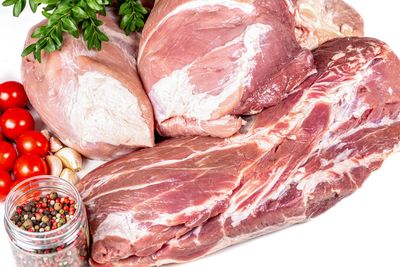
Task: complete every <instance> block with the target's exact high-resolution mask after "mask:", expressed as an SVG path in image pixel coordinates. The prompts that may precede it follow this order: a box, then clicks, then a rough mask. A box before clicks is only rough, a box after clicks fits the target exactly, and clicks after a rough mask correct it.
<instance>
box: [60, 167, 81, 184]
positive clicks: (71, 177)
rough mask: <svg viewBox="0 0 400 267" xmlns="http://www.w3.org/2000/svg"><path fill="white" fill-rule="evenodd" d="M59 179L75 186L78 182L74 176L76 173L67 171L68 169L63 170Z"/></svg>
mask: <svg viewBox="0 0 400 267" xmlns="http://www.w3.org/2000/svg"><path fill="white" fill-rule="evenodd" d="M60 178H61V179H64V180H67V181H68V182H70V183H71V184H73V185H76V184H77V183H78V182H79V178H78V176H77V175H76V173H75V172H74V171H73V170H71V169H69V168H65V169H64V170H63V171H62V172H61V175H60Z"/></svg>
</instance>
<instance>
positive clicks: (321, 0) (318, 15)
mask: <svg viewBox="0 0 400 267" xmlns="http://www.w3.org/2000/svg"><path fill="white" fill-rule="evenodd" d="M287 1H288V5H289V6H290V7H291V8H290V10H292V12H293V13H294V15H295V20H296V37H297V40H298V41H299V43H300V44H301V46H302V47H305V48H309V49H314V48H317V47H318V45H320V44H322V43H324V42H326V41H328V40H330V39H333V38H335V37H339V36H341V37H345V36H363V35H364V22H363V19H362V17H361V16H360V15H359V14H358V13H357V11H355V10H354V9H353V8H352V7H351V6H349V5H348V4H346V3H345V2H343V1H342V0H287Z"/></svg>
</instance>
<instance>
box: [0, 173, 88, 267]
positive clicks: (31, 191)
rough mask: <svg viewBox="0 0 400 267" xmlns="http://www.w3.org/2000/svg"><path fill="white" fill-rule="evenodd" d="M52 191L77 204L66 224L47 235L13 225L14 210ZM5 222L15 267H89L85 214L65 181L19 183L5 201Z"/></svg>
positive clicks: (38, 179) (40, 178) (48, 178)
mask: <svg viewBox="0 0 400 267" xmlns="http://www.w3.org/2000/svg"><path fill="white" fill-rule="evenodd" d="M53 191H55V192H57V193H58V194H59V195H60V196H62V197H66V196H68V197H70V198H72V199H74V200H75V201H76V211H75V214H74V216H73V217H72V218H70V220H69V221H68V222H67V223H66V224H64V225H63V226H61V227H60V228H57V229H55V230H51V231H48V232H28V231H26V230H24V229H20V228H19V227H18V226H17V225H15V224H14V222H13V221H12V220H11V218H12V216H13V214H14V213H15V210H16V208H17V206H21V205H23V204H24V203H26V202H28V201H30V200H32V199H34V198H35V197H38V196H39V197H42V196H45V195H46V194H49V193H50V192H53ZM4 221H5V223H4V225H5V228H6V231H7V234H8V237H9V240H10V243H11V247H12V251H13V254H14V258H15V261H16V264H17V266H30V267H53V266H54V267H55V266H67V267H78V266H89V263H88V259H89V255H88V249H89V231H88V230H89V229H88V223H87V217H86V211H85V208H84V205H83V203H82V199H81V197H80V195H79V193H78V191H77V190H76V188H75V187H74V186H73V185H72V184H71V183H69V182H68V181H65V180H63V179H60V178H58V177H52V176H38V177H34V178H31V179H27V180H24V181H22V182H21V183H19V184H18V185H17V186H16V187H14V188H13V190H12V191H11V192H10V193H9V195H8V197H7V200H6V203H5V218H4Z"/></svg>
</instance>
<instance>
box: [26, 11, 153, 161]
mask: <svg viewBox="0 0 400 267" xmlns="http://www.w3.org/2000/svg"><path fill="white" fill-rule="evenodd" d="M101 19H102V20H103V21H104V23H105V24H104V25H103V26H102V27H101V29H102V30H103V31H104V32H105V33H106V34H107V36H108V37H109V38H110V41H109V42H105V43H103V47H102V50H101V51H89V50H88V49H87V48H86V45H85V43H84V41H83V39H82V38H79V39H75V38H73V37H72V36H69V35H65V36H64V42H63V48H62V50H61V51H56V52H54V53H51V54H43V60H42V63H41V64H40V63H38V62H37V61H35V60H33V58H32V56H29V57H27V58H24V59H23V62H22V80H23V83H24V85H25V88H26V92H27V94H28V97H29V100H30V102H31V103H32V105H33V107H34V108H35V110H36V111H37V112H38V113H39V115H40V117H41V118H42V120H43V121H44V122H45V124H46V125H47V126H48V127H49V128H50V130H51V131H52V132H53V133H55V134H56V135H57V136H58V137H59V138H60V139H61V140H62V141H63V142H64V143H65V144H66V145H68V146H70V147H73V148H75V149H77V150H78V151H79V152H81V153H82V154H83V155H85V156H87V157H89V158H93V159H103V160H105V159H110V158H116V157H118V156H121V155H123V154H126V153H128V152H131V151H132V150H134V149H135V148H138V147H150V146H153V145H154V122H153V120H154V119H153V111H152V107H151V103H150V101H149V99H148V97H147V95H146V93H145V91H144V89H143V87H142V84H141V81H140V79H139V76H138V74H137V70H136V56H137V50H138V45H139V40H138V36H137V35H132V36H131V37H127V36H126V35H125V34H124V33H123V31H121V30H120V29H119V27H118V23H117V22H118V18H117V17H115V16H114V15H113V13H112V12H111V10H108V16H107V17H102V18H101ZM36 27H37V26H35V27H33V28H32V30H31V32H30V33H29V35H28V40H27V45H28V44H30V43H32V42H34V41H35V40H34V39H33V38H30V36H31V33H32V31H33V30H34V29H36Z"/></svg>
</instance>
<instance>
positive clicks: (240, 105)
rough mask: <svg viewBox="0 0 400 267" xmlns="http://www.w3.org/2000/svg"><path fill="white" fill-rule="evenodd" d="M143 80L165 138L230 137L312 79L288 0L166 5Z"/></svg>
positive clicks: (157, 17) (159, 12)
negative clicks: (247, 116) (246, 118)
mask: <svg viewBox="0 0 400 267" xmlns="http://www.w3.org/2000/svg"><path fill="white" fill-rule="evenodd" d="M138 65H139V72H140V76H141V78H142V81H143V83H144V86H145V89H146V91H147V93H148V95H149V98H150V100H151V102H152V104H153V108H154V113H155V118H156V121H157V127H158V131H159V132H160V133H161V135H164V136H189V135H205V136H206V135H211V136H217V137H229V136H231V135H233V134H234V133H236V132H237V131H238V130H239V129H240V127H241V126H242V124H243V121H242V119H241V118H240V117H239V116H238V115H241V114H255V113H258V112H260V111H261V110H262V109H263V108H265V107H268V106H271V105H273V104H276V103H278V102H279V101H280V100H281V99H283V98H284V97H286V96H287V95H288V94H289V93H290V92H291V91H293V89H294V88H296V86H297V85H299V84H300V83H301V82H302V81H303V80H304V79H305V78H307V77H308V76H309V75H310V74H312V73H313V72H314V66H313V63H312V56H311V54H310V52H309V51H307V50H303V49H301V47H300V46H299V45H298V43H297V41H296V37H295V21H294V16H293V15H292V14H291V13H290V12H289V7H288V5H287V3H286V2H285V1H284V0H253V1H240V0H218V1H210V0H177V1H168V0H160V1H157V2H156V5H155V7H154V8H153V10H152V12H151V14H150V17H149V18H148V20H147V23H146V25H145V27H144V29H143V38H142V39H141V42H140V48H139V59H138Z"/></svg>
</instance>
